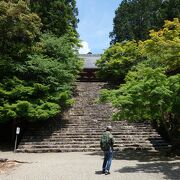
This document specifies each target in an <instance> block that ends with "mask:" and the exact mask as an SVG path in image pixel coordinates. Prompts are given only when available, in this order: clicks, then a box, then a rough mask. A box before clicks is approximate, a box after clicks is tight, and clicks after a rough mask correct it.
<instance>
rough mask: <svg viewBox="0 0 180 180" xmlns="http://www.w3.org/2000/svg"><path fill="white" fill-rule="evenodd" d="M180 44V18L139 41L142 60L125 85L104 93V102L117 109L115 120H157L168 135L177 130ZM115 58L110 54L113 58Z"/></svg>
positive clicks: (130, 69) (138, 49)
mask: <svg viewBox="0 0 180 180" xmlns="http://www.w3.org/2000/svg"><path fill="white" fill-rule="evenodd" d="M179 44H180V23H179V20H178V19H174V20H173V21H165V25H164V27H163V28H162V29H161V30H159V31H155V30H152V31H151V32H150V38H149V39H147V40H145V41H139V42H138V48H137V51H139V54H141V57H142V60H141V61H140V62H139V63H138V64H136V65H135V66H134V67H133V68H129V71H128V73H127V75H126V77H125V83H124V84H121V85H120V86H119V88H117V89H116V90H104V91H102V93H101V97H100V101H101V102H107V101H108V102H111V103H112V104H113V106H114V107H115V108H116V109H117V113H116V114H114V119H117V120H121V119H127V120H130V121H154V122H157V123H158V124H159V125H161V126H163V127H164V130H165V131H166V132H170V131H171V133H172V132H173V131H174V130H175V129H176V130H177V124H178V120H179V117H180V113H179V109H180V98H179V94H180V74H179V70H180V64H179V63H180V58H179V57H180V54H179V52H180V46H179ZM112 47H116V45H114V46H112ZM112 47H111V48H112ZM119 51H120V52H121V50H119ZM132 52H134V51H132ZM105 53H106V52H105ZM137 54H138V53H137ZM113 55H114V53H112V54H111V55H109V59H111V58H113ZM102 57H103V56H102ZM125 57H126V56H125ZM104 66H105V67H106V64H105V65H104ZM103 68H104V67H103ZM114 69H115V70H116V68H112V69H111V71H112V72H113V71H114ZM109 70H110V69H109ZM177 131H178V130H177ZM174 132H176V131H174Z"/></svg>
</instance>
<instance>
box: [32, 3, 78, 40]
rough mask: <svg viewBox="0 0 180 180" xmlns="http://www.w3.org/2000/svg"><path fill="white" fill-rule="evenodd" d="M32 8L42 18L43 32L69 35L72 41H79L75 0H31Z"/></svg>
mask: <svg viewBox="0 0 180 180" xmlns="http://www.w3.org/2000/svg"><path fill="white" fill-rule="evenodd" d="M30 7H31V9H32V11H33V12H36V13H37V14H38V15H39V16H40V17H41V20H42V23H43V31H48V32H52V33H54V34H55V35H57V36H63V35H65V34H68V35H69V37H70V38H72V39H71V40H72V41H73V40H74V41H75V40H76V41H77V37H78V33H77V31H76V28H77V23H78V21H79V20H78V18H77V15H78V10H77V8H76V1H75V0H51V1H48V0H43V1H42V0H37V1H31V0H30Z"/></svg>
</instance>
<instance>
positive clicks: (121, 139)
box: [21, 137, 163, 143]
mask: <svg viewBox="0 0 180 180" xmlns="http://www.w3.org/2000/svg"><path fill="white" fill-rule="evenodd" d="M161 140H163V139H162V138H161V137H159V138H157V137H156V138H149V137H146V138H145V137H143V138H138V140H137V139H136V138H124V137H117V138H116V141H117V142H118V141H123V142H135V141H136V142H141V141H150V142H154V141H161ZM71 141H79V142H80V141H84V142H87V141H92V142H93V141H96V142H99V141H100V138H99V137H98V138H88V137H86V138H76V137H71V138H69V137H57V138H54V137H52V138H44V139H43V138H27V139H25V138H24V139H22V141H21V143H24V142H46V143H48V142H49V143H50V142H67V143H68V142H71Z"/></svg>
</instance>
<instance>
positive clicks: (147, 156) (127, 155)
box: [88, 151, 180, 180]
mask: <svg viewBox="0 0 180 180" xmlns="http://www.w3.org/2000/svg"><path fill="white" fill-rule="evenodd" d="M88 155H99V156H102V158H103V153H102V152H92V153H88ZM113 159H114V161H116V160H128V161H133V160H136V161H138V163H136V166H125V167H123V168H121V169H119V170H117V171H115V172H119V173H141V172H142V173H162V174H163V175H164V179H169V180H179V179H180V161H176V160H180V157H178V156H176V155H173V154H162V153H160V152H159V153H152V152H151V153H150V152H148V151H122V152H114V158H113ZM95 174H97V175H98V174H100V171H99V173H98V172H97V173H96V172H95Z"/></svg>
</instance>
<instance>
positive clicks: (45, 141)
mask: <svg viewBox="0 0 180 180" xmlns="http://www.w3.org/2000/svg"><path fill="white" fill-rule="evenodd" d="M104 85H105V84H104V83H100V82H77V95H76V97H75V104H74V105H73V106H72V107H71V108H70V109H69V110H68V111H67V112H65V113H64V115H63V117H62V118H59V119H57V120H55V121H54V123H51V124H49V125H47V126H46V127H41V128H34V127H31V128H29V129H28V131H27V132H26V133H25V134H24V136H23V138H22V140H21V142H20V143H19V146H18V149H17V152H31V153H37V152H78V151H100V147H99V141H100V137H101V134H102V133H103V132H104V130H105V128H106V126H107V125H111V126H112V127H113V132H112V134H113V136H114V138H115V142H116V143H115V146H114V149H115V151H122V150H145V151H151V152H157V151H168V150H170V148H171V146H170V145H169V144H168V143H167V142H165V141H164V140H163V139H162V137H161V136H160V135H159V134H158V133H157V132H156V130H155V129H153V128H152V127H151V125H150V124H148V123H128V122H127V121H118V122H117V121H110V119H111V115H112V113H113V111H115V110H114V109H113V108H112V107H111V105H110V104H98V103H97V102H96V99H97V98H98V96H99V91H100V90H101V89H102V88H103V86H104Z"/></svg>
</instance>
